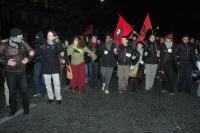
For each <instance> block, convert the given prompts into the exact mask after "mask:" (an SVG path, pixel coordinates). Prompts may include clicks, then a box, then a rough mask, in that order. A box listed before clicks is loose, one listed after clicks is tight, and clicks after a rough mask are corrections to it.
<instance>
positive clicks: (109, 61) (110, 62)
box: [98, 42, 117, 67]
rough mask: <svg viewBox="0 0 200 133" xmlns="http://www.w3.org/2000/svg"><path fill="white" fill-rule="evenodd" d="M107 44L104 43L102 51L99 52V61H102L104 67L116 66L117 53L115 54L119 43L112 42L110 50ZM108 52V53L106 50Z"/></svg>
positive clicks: (101, 47)
mask: <svg viewBox="0 0 200 133" xmlns="http://www.w3.org/2000/svg"><path fill="white" fill-rule="evenodd" d="M106 45H108V44H106V43H105V44H103V45H101V46H100V51H99V53H98V56H99V57H100V59H99V61H100V63H101V66H103V67H115V66H116V65H117V61H116V55H115V54H114V48H117V44H115V43H114V42H112V43H111V44H110V50H108V49H107V47H106ZM106 51H107V52H108V53H107V54H106V53H105V52H106Z"/></svg>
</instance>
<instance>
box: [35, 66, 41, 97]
mask: <svg viewBox="0 0 200 133" xmlns="http://www.w3.org/2000/svg"><path fill="white" fill-rule="evenodd" d="M33 83H34V94H40V93H41V63H40V62H36V63H35V64H34V75H33Z"/></svg>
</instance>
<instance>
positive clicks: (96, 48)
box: [85, 43, 100, 62]
mask: <svg viewBox="0 0 200 133" xmlns="http://www.w3.org/2000/svg"><path fill="white" fill-rule="evenodd" d="M87 47H88V48H89V49H90V50H91V51H92V52H94V53H95V55H97V59H96V60H95V61H94V62H98V61H99V58H100V57H99V56H98V55H100V44H98V43H97V44H96V46H93V45H92V43H88V45H87ZM85 60H88V62H92V58H91V57H90V56H87V55H86V57H85Z"/></svg>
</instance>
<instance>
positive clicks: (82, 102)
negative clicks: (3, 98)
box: [0, 84, 200, 133]
mask: <svg viewBox="0 0 200 133" xmlns="http://www.w3.org/2000/svg"><path fill="white" fill-rule="evenodd" d="M46 100H47V99H46V98H42V97H37V98H33V97H32V98H31V103H33V104H37V105H36V107H34V108H32V109H31V112H30V114H29V115H28V116H23V115H19V116H17V117H15V118H13V119H11V120H9V121H7V122H5V123H3V124H2V125H0V133H200V98H199V97H197V96H195V95H194V94H192V95H188V94H185V93H175V95H174V96H170V95H169V94H168V93H161V92H160V90H159V86H158V85H157V86H156V87H155V88H154V89H153V90H152V91H150V92H145V91H144V90H137V91H136V92H135V93H133V92H131V91H130V90H129V91H127V92H125V93H123V94H119V93H118V92H117V88H116V85H115V84H112V89H111V93H110V95H105V94H104V93H103V92H102V91H101V89H100V87H99V88H98V89H88V91H87V92H86V93H85V94H83V95H82V96H77V95H75V96H71V95H70V93H69V92H67V91H63V103H62V104H61V105H56V104H55V103H53V104H51V105H47V104H46ZM5 110H6V109H4V111H5ZM7 110H8V109H7ZM4 115H5V114H4Z"/></svg>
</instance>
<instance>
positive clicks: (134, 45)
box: [129, 34, 137, 49]
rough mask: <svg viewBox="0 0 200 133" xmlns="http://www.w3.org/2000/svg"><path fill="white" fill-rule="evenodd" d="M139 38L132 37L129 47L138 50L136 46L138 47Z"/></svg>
mask: <svg viewBox="0 0 200 133" xmlns="http://www.w3.org/2000/svg"><path fill="white" fill-rule="evenodd" d="M136 40H137V36H136V35H135V34H133V35H132V37H131V40H130V42H129V45H130V46H131V47H132V48H133V49H136V45H137V41H136Z"/></svg>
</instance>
